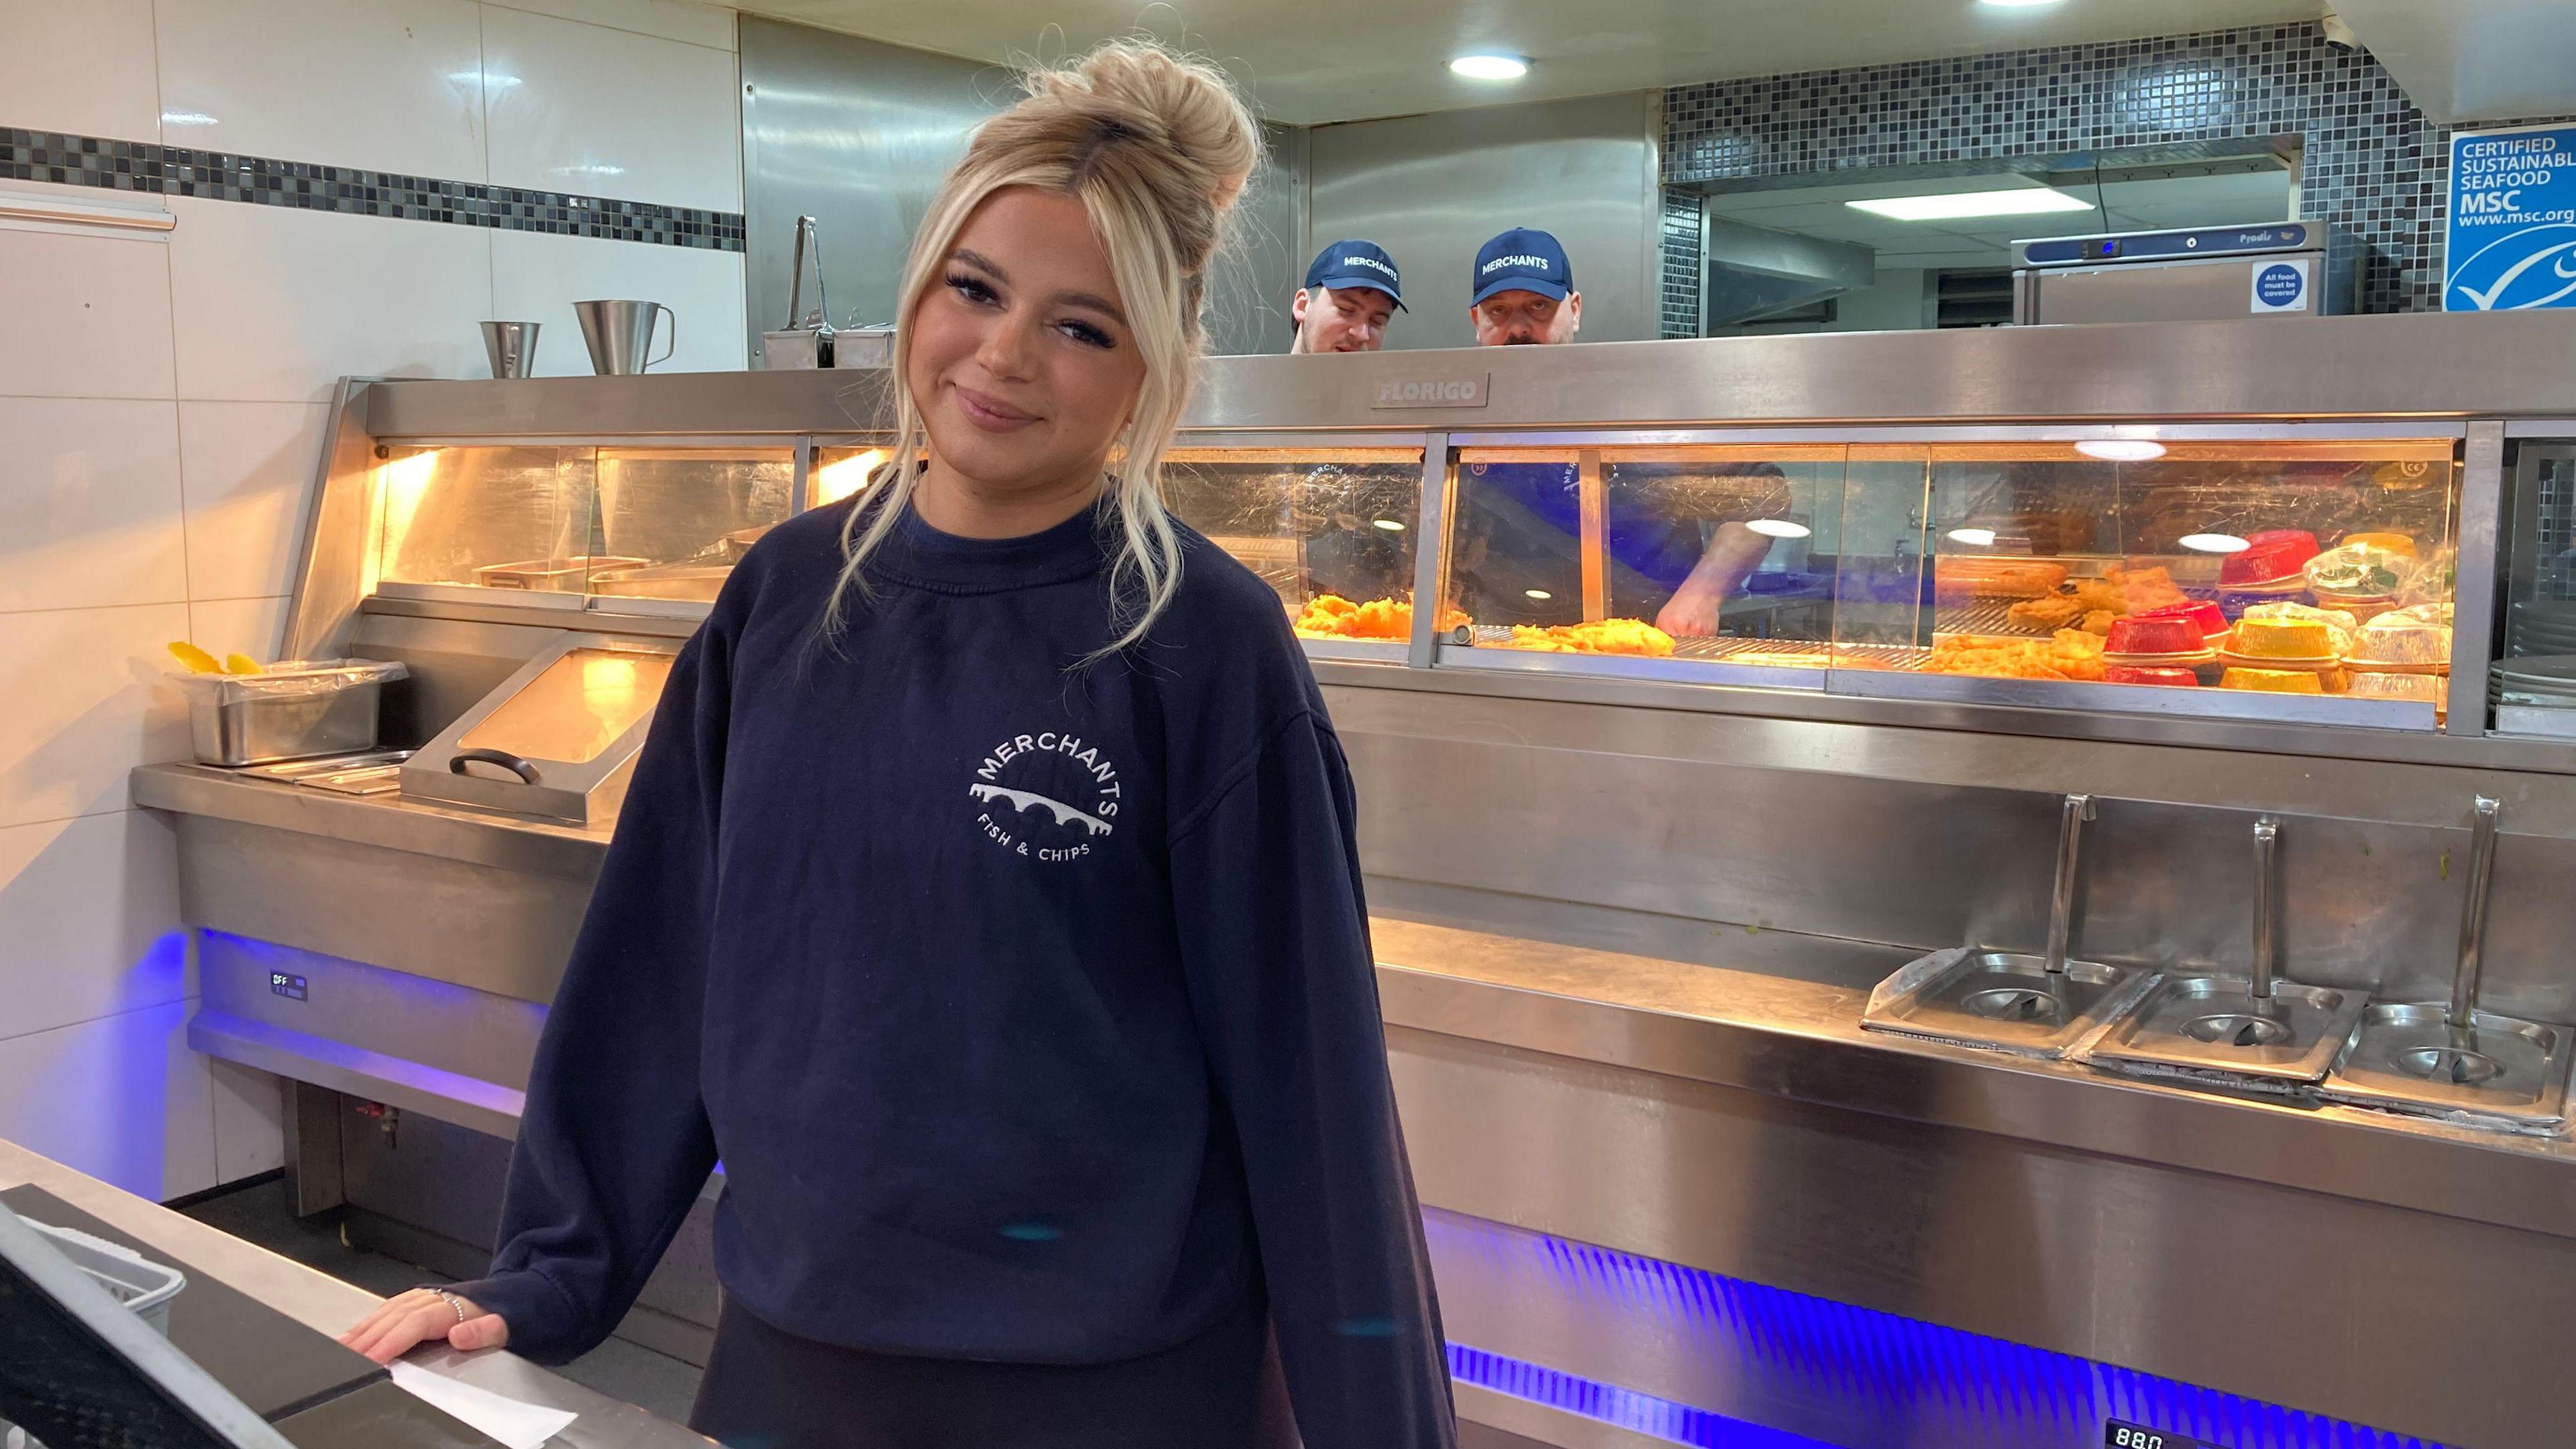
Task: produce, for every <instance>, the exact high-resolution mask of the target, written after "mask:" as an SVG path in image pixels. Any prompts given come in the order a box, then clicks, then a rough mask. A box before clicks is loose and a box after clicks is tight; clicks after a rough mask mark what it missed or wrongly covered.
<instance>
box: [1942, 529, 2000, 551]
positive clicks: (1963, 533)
mask: <svg viewBox="0 0 2576 1449" xmlns="http://www.w3.org/2000/svg"><path fill="white" fill-rule="evenodd" d="M1950 541H1951V542H1952V543H1964V544H1966V545H1967V546H1968V547H1970V548H1993V547H1994V546H1995V531H1994V530H1993V529H1991V528H1954V529H1951V530H1950Z"/></svg>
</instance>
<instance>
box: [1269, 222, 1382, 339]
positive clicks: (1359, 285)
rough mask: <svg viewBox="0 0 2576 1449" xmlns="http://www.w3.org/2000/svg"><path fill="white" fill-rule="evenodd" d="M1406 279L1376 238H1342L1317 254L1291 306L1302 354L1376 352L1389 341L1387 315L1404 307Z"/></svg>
mask: <svg viewBox="0 0 2576 1449" xmlns="http://www.w3.org/2000/svg"><path fill="white" fill-rule="evenodd" d="M1403 289H1404V279H1403V277H1402V276H1400V275H1399V274H1398V273H1397V272H1396V270H1395V258H1393V257H1391V256H1388V255H1387V254H1386V248H1384V247H1382V246H1379V245H1378V244H1377V243H1376V242H1372V241H1359V240H1350V241H1337V242H1335V243H1333V244H1332V245H1331V246H1328V247H1326V248H1324V249H1323V250H1322V251H1321V252H1318V253H1316V255H1315V264H1314V265H1313V266H1311V267H1308V268H1307V269H1306V285H1304V286H1302V287H1299V288H1298V289H1297V297H1296V300H1295V301H1292V302H1290V303H1289V304H1288V316H1289V319H1290V320H1291V321H1293V322H1295V323H1296V324H1297V340H1296V341H1294V342H1292V343H1290V344H1289V345H1288V350H1289V351H1290V352H1292V353H1296V352H1375V351H1377V350H1378V348H1379V347H1381V346H1383V345H1384V344H1385V342H1386V324H1387V319H1389V318H1391V317H1393V316H1394V315H1395V314H1396V310H1397V309H1398V308H1401V307H1402V306H1403V305H1404V290H1403Z"/></svg>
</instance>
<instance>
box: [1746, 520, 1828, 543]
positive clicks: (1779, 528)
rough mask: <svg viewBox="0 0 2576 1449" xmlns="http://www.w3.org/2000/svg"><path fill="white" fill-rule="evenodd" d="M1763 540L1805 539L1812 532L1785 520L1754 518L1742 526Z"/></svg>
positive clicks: (1800, 524)
mask: <svg viewBox="0 0 2576 1449" xmlns="http://www.w3.org/2000/svg"><path fill="white" fill-rule="evenodd" d="M1744 526H1745V527H1747V528H1749V529H1752V530H1753V531H1754V532H1755V533H1758V534H1760V535H1762V536H1763V537H1764V538H1805V537H1806V536H1807V535H1808V534H1809V533H1810V532H1812V531H1813V530H1811V529H1809V528H1808V527H1807V525H1805V524H1803V523H1791V522H1790V521H1789V520H1787V519H1785V518H1756V519H1754V520H1752V521H1751V522H1749V523H1747V524H1745V525H1744Z"/></svg>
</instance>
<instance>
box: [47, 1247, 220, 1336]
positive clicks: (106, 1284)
mask: <svg viewBox="0 0 2576 1449" xmlns="http://www.w3.org/2000/svg"><path fill="white" fill-rule="evenodd" d="M19 1221H20V1222H23V1223H26V1224H27V1226H28V1227H31V1228H33V1229H35V1230H36V1231H37V1232H39V1233H42V1234H44V1235H45V1238H46V1240H47V1241H48V1242H51V1243H52V1244H53V1245H54V1247H55V1249H56V1250H57V1251H59V1252H60V1253H61V1254H62V1255H63V1256H64V1257H66V1258H69V1259H71V1261H72V1266H73V1267H75V1268H78V1269H80V1270H81V1271H82V1272H84V1273H87V1274H88V1275H89V1276H90V1277H91V1278H92V1279H93V1280H95V1281H96V1282H97V1283H98V1286H100V1287H101V1288H104V1289H106V1290H107V1291H108V1296H110V1297H112V1298H114V1299H115V1300H116V1301H117V1302H119V1303H122V1304H124V1305H125V1309H126V1311H127V1312H129V1313H131V1314H133V1315H134V1316H135V1317H137V1318H140V1319H142V1320H143V1321H144V1323H146V1324H147V1325H149V1326H150V1327H151V1329H152V1331H153V1332H155V1333H158V1334H160V1335H161V1336H162V1337H164V1338H167V1337H169V1335H170V1300H171V1299H173V1298H176V1297H178V1296H179V1290H180V1289H182V1288H185V1287H187V1286H188V1278H187V1275H186V1274H184V1273H181V1272H180V1271H179V1270H178V1269H176V1268H166V1267H163V1266H162V1265H161V1264H159V1263H155V1262H153V1261H152V1260H151V1259H149V1258H146V1257H144V1256H143V1255H142V1254H141V1253H138V1252H136V1251H134V1250H133V1249H132V1248H127V1247H121V1246H119V1245H117V1244H115V1243H111V1242H108V1241H107V1240H106V1239H104V1238H94V1237H91V1236H90V1235H89V1234H87V1233H84V1232H82V1231H80V1230H79V1229H77V1228H58V1227H55V1226H53V1225H52V1224H51V1223H40V1222H36V1221H34V1220H32V1219H28V1218H21V1219H19Z"/></svg>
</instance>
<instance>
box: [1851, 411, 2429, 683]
mask: <svg viewBox="0 0 2576 1449" xmlns="http://www.w3.org/2000/svg"><path fill="white" fill-rule="evenodd" d="M2456 449H2457V444H2456V442H2454V441H2453V440H2450V439H2422V440H2416V439H2408V440H2391V441H2378V440H2354V441H2344V440H2311V439H2291V440H2253V439H2250V440H2242V441H2236V440H2230V441H2172V440H2165V441H2157V440H2148V439H2142V438H2116V437H2115V438H2103V439H2093V440H2086V441H2081V442H2004V443H1954V444H1935V445H1933V446H1931V448H1930V449H1929V452H1928V459H1927V463H1926V468H1927V474H1926V479H1925V486H1924V492H1923V497H1924V499H1925V502H1926V508H1925V518H1926V520H1927V524H1926V528H1925V531H1924V539H1923V556H1924V557H1925V559H1926V560H1927V568H1926V572H1927V575H1928V586H1927V587H1926V589H1925V593H1926V594H1928V596H1929V608H1928V609H1925V610H1923V611H1922V612H1921V614H1920V615H1919V617H1918V624H1917V628H1916V630H1915V634H1914V637H1913V638H1912V639H1911V640H1906V641H1902V642H1905V643H1907V644H1909V645H1910V646H1912V648H1911V652H1910V653H1909V654H1908V655H1907V656H1906V657H1905V658H1904V659H1903V660H1902V661H1901V663H1902V664H1903V666H1904V667H1908V668H1911V669H1914V670H1918V671H1920V672H1922V673H1926V674H1946V675H1957V676H1963V677H1981V678H2002V679H2015V680H2039V681H2058V682H2069V683H2084V684H2118V685H2133V686H2138V687H2153V688H2163V689H2202V690H2226V691H2243V692H2256V693H2277V694H2288V695H2304V696H2328V697H2338V696H2339V697H2348V698H2352V699H2356V700H2402V701H2414V702H2419V703H2423V704H2428V705H2436V706H2438V705H2439V703H2440V700H2441V694H2442V691H2441V687H2440V675H2441V674H2442V672H2443V671H2445V670H2446V669H2447V668H2448V665H2449V658H2450V605H2451V593H2452V586H2453V577H2454V574H2455V572H2456V556H2455V554H2454V551H2453V542H2452V537H2453V531H2454V528H2455V526H2456V523H2455V520H2456V516H2457V511H2458V506H2459V487H2458V470H2457V465H2456V463H2455V461H2454V453H2455V451H2456ZM1888 486H1889V489H1890V495H1891V497H1890V501H1889V503H1888V504H1887V506H1889V507H1892V500H1893V497H1894V496H1895V495H1898V494H1907V495H1910V493H1911V487H1910V485H1908V484H1904V483H1902V482H1900V481H1898V480H1894V479H1890V480H1889V481H1888ZM1847 506H1848V507H1852V508H1859V507H1861V506H1862V505H1861V504H1860V503H1859V502H1858V500H1854V502H1852V503H1851V504H1849V505H1847ZM1847 637H1849V638H1852V639H1853V641H1854V642H1861V639H1860V636H1859V635H1858V634H1857V632H1856V631H1848V630H1847ZM1867 642H1870V643H1878V644H1884V643H1893V642H1899V641H1896V640H1893V639H1891V638H1890V637H1889V634H1888V631H1885V630H1879V631H1876V632H1875V633H1873V634H1872V635H1871V636H1869V638H1868V640H1867Z"/></svg>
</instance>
